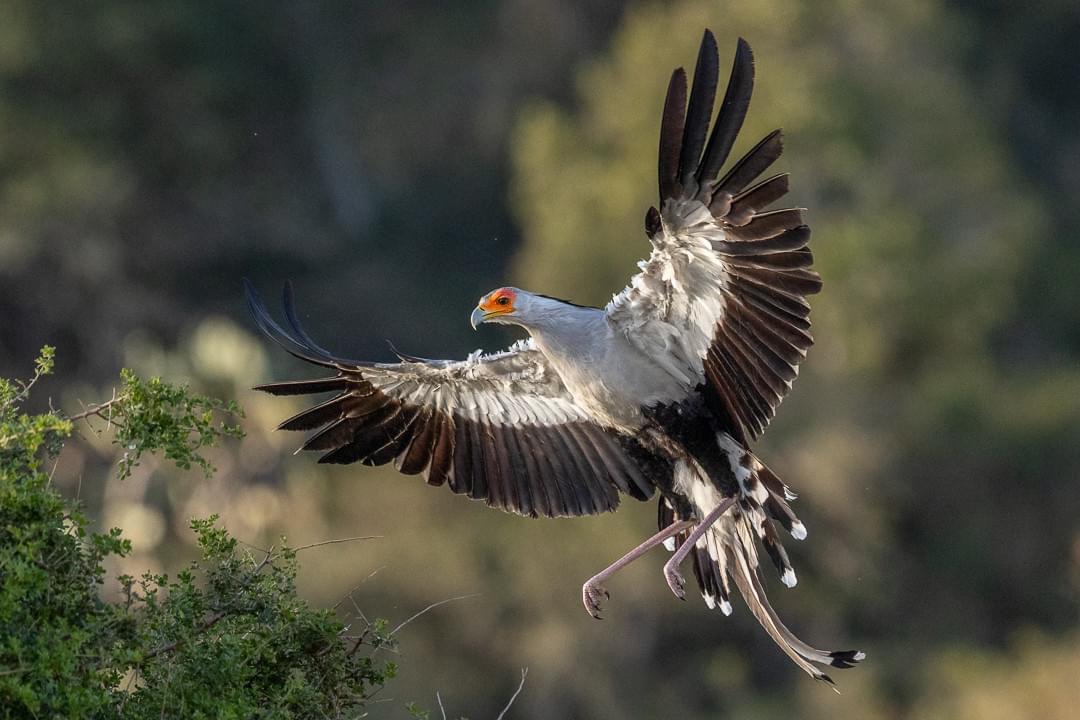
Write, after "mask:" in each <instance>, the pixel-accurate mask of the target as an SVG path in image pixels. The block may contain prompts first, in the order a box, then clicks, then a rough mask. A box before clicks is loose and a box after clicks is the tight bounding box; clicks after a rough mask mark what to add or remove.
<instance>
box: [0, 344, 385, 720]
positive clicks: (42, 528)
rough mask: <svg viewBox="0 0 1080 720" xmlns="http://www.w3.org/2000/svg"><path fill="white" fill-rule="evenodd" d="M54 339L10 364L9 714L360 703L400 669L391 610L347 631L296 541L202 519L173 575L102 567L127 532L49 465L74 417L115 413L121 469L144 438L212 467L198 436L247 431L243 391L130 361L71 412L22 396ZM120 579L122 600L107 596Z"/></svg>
mask: <svg viewBox="0 0 1080 720" xmlns="http://www.w3.org/2000/svg"><path fill="white" fill-rule="evenodd" d="M52 366H53V350H52V348H45V349H44V350H43V351H42V353H41V357H40V358H38V361H37V369H36V372H35V375H34V378H33V379H32V380H30V381H29V382H20V381H9V380H4V379H0V717H5V718H21V717H36V718H46V717H47V718H96V717H102V718H103V717H108V718H113V717H116V718H151V717H152V718H162V717H183V718H201V717H215V718H308V717H312V718H326V717H331V718H336V717H357V716H359V715H361V714H362V713H363V712H364V710H363V709H364V707H365V706H366V705H367V703H368V701H369V700H370V698H371V697H372V695H373V694H374V693H375V692H377V691H378V690H379V689H380V688H381V687H382V686H383V684H384V683H385V682H386V681H387V680H388V679H390V678H391V677H393V675H394V672H395V667H394V665H393V663H391V662H388V661H383V660H379V659H377V658H376V656H375V653H376V651H377V650H379V649H380V648H385V647H387V646H390V645H392V644H393V638H392V637H390V634H388V633H387V631H386V629H385V623H384V622H382V621H375V622H373V623H371V624H369V625H367V627H364V628H362V629H360V630H356V629H355V628H354V629H351V630H349V631H348V632H347V630H346V628H345V627H344V626H343V625H342V623H341V622H340V621H339V620H338V619H337V618H336V617H335V616H334V614H333V612H332V611H330V610H318V609H312V608H309V607H308V606H307V605H306V603H304V602H303V601H302V600H301V599H299V598H298V597H297V594H296V584H295V580H296V570H297V566H296V553H295V551H294V550H292V549H290V548H288V547H284V546H283V547H280V548H269V549H266V550H260V551H250V552H249V551H247V550H245V549H242V548H241V546H240V544H239V543H238V542H237V540H236V539H234V538H232V537H230V536H229V534H228V533H227V532H226V531H225V530H224V529H223V528H221V527H219V526H218V525H217V523H216V520H217V518H216V517H211V518H208V519H205V520H195V521H192V523H191V528H192V530H193V531H194V533H195V534H196V536H197V539H198V544H199V547H200V549H201V559H200V560H198V561H196V562H194V563H192V564H191V565H190V566H189V567H188V568H187V569H185V570H183V571H182V572H180V573H178V574H177V575H176V576H175V577H168V576H166V575H155V574H149V573H147V574H145V575H143V576H142V577H140V578H132V577H127V576H123V577H120V578H115V579H113V580H109V579H107V578H106V574H105V570H104V568H103V562H104V561H105V559H106V558H108V557H109V556H123V555H125V554H127V553H129V552H130V551H131V544H130V542H129V541H128V540H126V539H124V538H123V536H122V534H121V531H120V530H119V529H117V528H113V529H111V530H109V531H108V532H105V533H92V532H89V531H88V527H89V520H88V518H87V517H86V516H85V515H84V514H83V512H82V511H81V509H80V507H79V506H78V504H77V503H76V502H74V501H72V500H70V499H68V498H65V497H63V496H62V495H61V494H60V493H59V492H57V491H56V490H55V489H54V488H53V487H52V486H51V484H50V481H49V475H48V473H47V472H46V468H48V467H50V465H51V463H52V461H53V460H54V459H55V458H56V456H57V455H58V454H59V453H60V452H61V451H62V450H63V446H64V442H65V440H66V439H67V438H68V437H69V436H70V435H71V433H72V429H73V424H74V423H76V422H80V421H83V420H87V419H89V418H90V417H91V416H96V417H99V418H102V419H104V420H105V421H106V423H107V425H106V430H107V431H110V432H113V433H114V435H113V438H112V441H113V442H114V443H116V444H117V445H119V446H120V447H121V448H123V450H124V454H123V455H122V457H121V459H120V461H119V465H118V468H117V472H118V473H119V475H120V476H121V477H124V476H126V475H127V474H129V473H130V472H131V469H132V467H134V466H135V465H136V464H137V463H138V462H139V459H140V458H141V457H142V456H143V455H144V454H146V453H160V454H161V455H163V456H164V457H165V458H167V459H169V460H170V461H172V462H173V463H175V464H176V465H178V466H180V467H182V468H189V467H193V466H197V467H199V468H201V469H202V470H203V471H204V472H205V473H207V474H208V475H209V474H210V473H212V471H213V469H212V467H211V466H210V464H209V463H208V462H207V460H206V459H205V457H204V456H203V455H201V454H200V450H201V449H203V448H206V447H210V446H213V445H214V444H216V443H217V442H218V441H219V440H221V439H222V438H223V437H225V436H239V435H240V434H241V433H240V430H239V428H238V427H237V426H236V425H235V424H231V422H232V420H233V419H234V418H236V417H237V416H239V415H240V410H239V408H238V407H236V406H235V404H226V403H223V402H221V401H218V400H214V399H211V398H206V397H202V396H199V395H196V394H194V393H192V392H190V391H189V390H188V389H187V388H185V387H178V386H175V385H170V384H168V383H164V382H162V381H161V380H158V379H153V380H149V381H144V380H141V379H139V378H138V377H136V376H135V375H134V374H133V373H130V372H128V371H125V372H124V373H123V375H122V385H121V389H120V391H118V392H117V394H116V395H114V397H113V398H112V399H111V400H109V401H107V402H105V403H102V404H101V405H97V406H92V407H90V408H89V409H86V410H84V411H83V412H81V413H78V414H74V415H72V416H70V417H65V416H63V415H61V414H59V413H57V412H48V413H42V414H28V413H26V412H25V411H24V410H23V407H24V404H25V402H26V400H27V398H28V397H29V394H30V391H31V389H32V387H33V385H34V383H35V381H36V380H37V379H38V378H40V377H41V376H43V375H46V374H48V373H50V372H51V371H52ZM106 583H118V585H119V590H120V593H119V597H120V600H119V601H118V602H107V601H105V600H103V599H102V595H101V591H102V589H103V586H105V585H106Z"/></svg>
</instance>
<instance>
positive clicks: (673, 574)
mask: <svg viewBox="0 0 1080 720" xmlns="http://www.w3.org/2000/svg"><path fill="white" fill-rule="evenodd" d="M664 579H665V580H667V584H668V587H669V588H671V592H673V593H675V597H677V598H679V599H680V600H685V599H686V581H685V580H684V579H683V576H682V574H681V573H680V572H679V570H678V568H674V567H668V566H666V565H665V566H664Z"/></svg>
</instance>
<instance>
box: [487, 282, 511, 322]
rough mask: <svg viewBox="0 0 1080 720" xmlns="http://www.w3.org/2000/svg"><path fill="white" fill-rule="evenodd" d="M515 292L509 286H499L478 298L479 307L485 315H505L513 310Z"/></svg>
mask: <svg viewBox="0 0 1080 720" xmlns="http://www.w3.org/2000/svg"><path fill="white" fill-rule="evenodd" d="M515 297H516V293H515V292H514V291H513V290H512V289H511V288H499V289H498V290H495V291H493V292H491V293H488V295H487V296H486V297H483V298H481V299H480V305H479V308H480V309H481V310H483V311H484V315H485V316H488V317H490V316H492V315H505V314H507V313H511V312H513V311H514V299H515Z"/></svg>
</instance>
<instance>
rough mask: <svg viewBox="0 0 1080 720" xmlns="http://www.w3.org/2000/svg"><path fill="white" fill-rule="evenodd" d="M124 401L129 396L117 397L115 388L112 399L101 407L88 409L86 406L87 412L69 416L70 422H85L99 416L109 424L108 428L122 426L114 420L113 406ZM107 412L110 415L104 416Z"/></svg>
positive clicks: (96, 406) (94, 406)
mask: <svg viewBox="0 0 1080 720" xmlns="http://www.w3.org/2000/svg"><path fill="white" fill-rule="evenodd" d="M122 400H127V395H117V394H116V389H115V388H113V395H112V398H110V399H109V400H106V401H105V402H103V403H101V404H100V405H91V406H90V407H86V406H85V405H84V406H83V407H86V409H85V410H83V411H82V412H80V413H75V414H74V415H69V416H68V420H70V421H71V422H75V421H76V420H85V419H87V418H89V417H90V416H97V417H99V418H101V419H102V420H104V421H105V422H106V423H108V427H112V426H113V425H120V423H118V422H117V421H116V420H113V419H112V406H113V405H115V404H116V403H118V402H121V401H122ZM106 410H108V411H109V413H108V415H105V414H104V412H105V411H106Z"/></svg>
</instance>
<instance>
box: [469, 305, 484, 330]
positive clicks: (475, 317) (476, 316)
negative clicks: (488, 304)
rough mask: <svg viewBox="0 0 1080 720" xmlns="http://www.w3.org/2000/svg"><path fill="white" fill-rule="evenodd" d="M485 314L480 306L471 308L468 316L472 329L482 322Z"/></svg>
mask: <svg viewBox="0 0 1080 720" xmlns="http://www.w3.org/2000/svg"><path fill="white" fill-rule="evenodd" d="M486 316H487V313H486V312H484V310H483V309H482V308H480V307H477V308H476V309H475V310H473V311H472V315H470V316H469V324H470V325H472V329H473V330H475V329H476V326H477V325H479V324H480V323H482V322H484V318H485V317H486Z"/></svg>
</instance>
